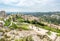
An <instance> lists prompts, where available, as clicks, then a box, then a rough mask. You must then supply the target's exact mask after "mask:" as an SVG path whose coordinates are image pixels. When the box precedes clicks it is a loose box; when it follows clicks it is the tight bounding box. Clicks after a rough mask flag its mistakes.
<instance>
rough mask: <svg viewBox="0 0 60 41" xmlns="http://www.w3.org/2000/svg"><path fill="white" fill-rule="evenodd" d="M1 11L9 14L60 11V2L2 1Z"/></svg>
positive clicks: (39, 0) (56, 0) (37, 0)
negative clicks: (10, 12)
mask: <svg viewBox="0 0 60 41" xmlns="http://www.w3.org/2000/svg"><path fill="white" fill-rule="evenodd" d="M0 10H5V11H8V12H9V11H12V12H13V11H14V12H15V11H18V12H45V11H48V12H49V11H60V0H0Z"/></svg>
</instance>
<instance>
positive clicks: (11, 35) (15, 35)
mask: <svg viewBox="0 0 60 41" xmlns="http://www.w3.org/2000/svg"><path fill="white" fill-rule="evenodd" d="M0 34H2V33H0ZM28 36H32V39H33V41H52V40H51V39H50V38H49V37H48V36H46V35H41V34H38V33H36V32H35V31H17V30H11V31H9V32H5V33H4V34H3V36H2V37H1V38H0V40H2V39H4V41H12V40H13V41H15V39H21V38H25V37H28ZM26 39H28V38H26ZM30 39H31V38H30ZM23 40H24V39H23ZM28 40H29V39H28ZM25 41H26V40H25ZM29 41H31V40H29Z"/></svg>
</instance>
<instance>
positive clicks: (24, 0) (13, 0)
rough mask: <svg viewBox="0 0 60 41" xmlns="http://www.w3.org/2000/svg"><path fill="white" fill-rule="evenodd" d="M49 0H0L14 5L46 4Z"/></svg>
mask: <svg viewBox="0 0 60 41" xmlns="http://www.w3.org/2000/svg"><path fill="white" fill-rule="evenodd" d="M47 1H48V0H0V3H3V4H5V5H13V6H33V5H35V4H40V5H41V4H45V3H47Z"/></svg>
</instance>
